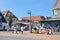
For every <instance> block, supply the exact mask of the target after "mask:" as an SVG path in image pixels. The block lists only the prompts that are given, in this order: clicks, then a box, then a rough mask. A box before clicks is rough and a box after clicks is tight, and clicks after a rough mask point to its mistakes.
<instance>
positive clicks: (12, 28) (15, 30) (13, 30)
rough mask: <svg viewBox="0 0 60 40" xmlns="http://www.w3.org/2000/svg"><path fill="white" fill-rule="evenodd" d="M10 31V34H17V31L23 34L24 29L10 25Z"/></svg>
mask: <svg viewBox="0 0 60 40" xmlns="http://www.w3.org/2000/svg"><path fill="white" fill-rule="evenodd" d="M11 30H12V33H17V32H18V31H19V32H20V31H21V33H22V34H23V31H24V27H23V26H21V27H18V26H14V25H12V27H11Z"/></svg>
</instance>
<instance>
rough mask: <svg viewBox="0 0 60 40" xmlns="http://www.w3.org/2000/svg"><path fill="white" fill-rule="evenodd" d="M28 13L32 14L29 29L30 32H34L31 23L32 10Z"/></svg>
mask: <svg viewBox="0 0 60 40" xmlns="http://www.w3.org/2000/svg"><path fill="white" fill-rule="evenodd" d="M28 14H29V15H30V24H29V31H30V33H32V25H31V11H28Z"/></svg>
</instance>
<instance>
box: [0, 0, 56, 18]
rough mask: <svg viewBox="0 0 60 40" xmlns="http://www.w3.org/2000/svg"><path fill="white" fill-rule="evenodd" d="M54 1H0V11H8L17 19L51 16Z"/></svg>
mask: <svg viewBox="0 0 60 40" xmlns="http://www.w3.org/2000/svg"><path fill="white" fill-rule="evenodd" d="M55 1H56V0H0V11H4V10H10V11H11V12H12V13H13V14H14V15H16V16H17V17H18V18H21V17H25V16H29V15H28V10H31V15H32V16H52V14H53V13H52V6H53V5H54V3H55Z"/></svg>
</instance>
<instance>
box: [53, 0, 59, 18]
mask: <svg viewBox="0 0 60 40" xmlns="http://www.w3.org/2000/svg"><path fill="white" fill-rule="evenodd" d="M52 11H53V16H52V18H60V0H56V2H55V3H54V5H53V7H52Z"/></svg>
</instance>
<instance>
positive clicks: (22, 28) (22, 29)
mask: <svg viewBox="0 0 60 40" xmlns="http://www.w3.org/2000/svg"><path fill="white" fill-rule="evenodd" d="M23 31H24V27H23V26H21V32H22V34H23Z"/></svg>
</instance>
